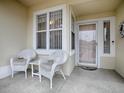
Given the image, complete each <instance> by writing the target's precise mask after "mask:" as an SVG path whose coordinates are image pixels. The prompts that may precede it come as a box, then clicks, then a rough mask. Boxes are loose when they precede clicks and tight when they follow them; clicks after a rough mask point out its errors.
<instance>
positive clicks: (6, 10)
mask: <svg viewBox="0 0 124 93" xmlns="http://www.w3.org/2000/svg"><path fill="white" fill-rule="evenodd" d="M26 29H27V11H26V7H24V6H23V5H21V4H20V3H18V2H16V1H15V0H1V1H0V66H6V65H8V64H9V59H10V57H11V56H12V55H14V54H15V53H17V52H18V51H19V50H21V49H23V48H26Z"/></svg>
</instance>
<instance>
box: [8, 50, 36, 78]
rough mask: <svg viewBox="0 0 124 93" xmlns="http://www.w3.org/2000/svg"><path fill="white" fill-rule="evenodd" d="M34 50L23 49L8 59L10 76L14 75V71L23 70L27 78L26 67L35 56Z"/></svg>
mask: <svg viewBox="0 0 124 93" xmlns="http://www.w3.org/2000/svg"><path fill="white" fill-rule="evenodd" d="M36 55H37V54H36V52H35V51H34V50H32V49H25V50H23V51H21V52H19V53H18V54H17V55H16V56H15V57H12V58H11V59H10V65H11V70H12V78H13V76H14V72H18V71H24V72H25V78H27V68H28V65H29V62H30V61H31V60H32V59H34V58H35V57H36Z"/></svg>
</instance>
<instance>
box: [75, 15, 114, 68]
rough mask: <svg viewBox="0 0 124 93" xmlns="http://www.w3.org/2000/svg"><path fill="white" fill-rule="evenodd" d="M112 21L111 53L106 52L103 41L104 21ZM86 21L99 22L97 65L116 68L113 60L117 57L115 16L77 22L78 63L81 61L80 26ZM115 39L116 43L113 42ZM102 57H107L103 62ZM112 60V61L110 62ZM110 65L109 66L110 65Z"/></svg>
mask: <svg viewBox="0 0 124 93" xmlns="http://www.w3.org/2000/svg"><path fill="white" fill-rule="evenodd" d="M107 20H109V21H110V23H111V24H110V29H111V30H110V31H111V32H110V33H111V34H110V53H109V54H105V53H104V51H103V49H104V47H103V46H104V45H103V44H104V42H103V22H104V21H107ZM86 23H97V40H98V41H97V42H98V51H97V53H98V56H97V59H98V64H97V67H98V68H107V69H109V68H110V67H111V68H112V69H114V66H115V60H113V58H115V45H116V43H115V42H116V39H115V23H116V22H115V17H114V16H112V17H105V18H99V19H90V20H82V21H77V22H76V23H75V26H76V27H75V28H76V30H77V31H76V40H77V41H76V65H78V63H79V57H78V55H79V53H78V51H79V49H78V48H79V41H78V40H79V39H78V31H79V29H78V26H79V25H82V24H86ZM113 41H114V43H112V42H113ZM101 58H105V59H104V60H103V61H104V62H103V63H101ZM110 61H111V62H110ZM108 65H109V66H108Z"/></svg>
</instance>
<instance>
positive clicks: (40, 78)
mask: <svg viewBox="0 0 124 93" xmlns="http://www.w3.org/2000/svg"><path fill="white" fill-rule="evenodd" d="M39 80H40V82H41V75H40V74H39Z"/></svg>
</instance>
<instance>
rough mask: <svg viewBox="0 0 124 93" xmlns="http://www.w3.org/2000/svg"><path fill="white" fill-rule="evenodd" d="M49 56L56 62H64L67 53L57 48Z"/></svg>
mask: <svg viewBox="0 0 124 93" xmlns="http://www.w3.org/2000/svg"><path fill="white" fill-rule="evenodd" d="M51 56H52V57H53V58H54V61H55V63H57V64H64V63H65V62H66V61H67V58H68V54H67V53H66V52H65V51H63V50H57V51H55V52H54V53H53V54H52V55H51Z"/></svg>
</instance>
